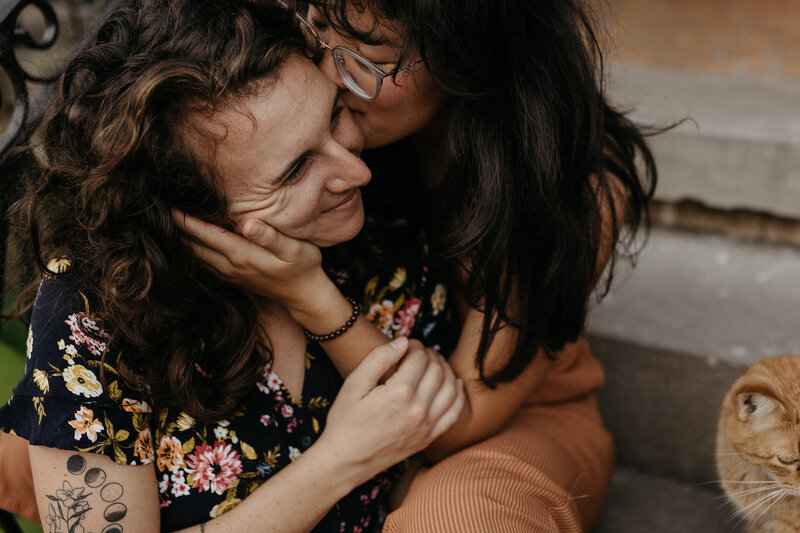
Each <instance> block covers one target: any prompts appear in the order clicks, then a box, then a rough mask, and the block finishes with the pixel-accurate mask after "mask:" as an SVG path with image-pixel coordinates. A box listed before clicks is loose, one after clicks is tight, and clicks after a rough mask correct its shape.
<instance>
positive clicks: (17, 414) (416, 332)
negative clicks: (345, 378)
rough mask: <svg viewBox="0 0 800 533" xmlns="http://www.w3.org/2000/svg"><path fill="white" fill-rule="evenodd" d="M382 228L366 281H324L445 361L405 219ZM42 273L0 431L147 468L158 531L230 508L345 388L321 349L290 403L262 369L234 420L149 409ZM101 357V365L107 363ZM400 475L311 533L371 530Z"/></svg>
mask: <svg viewBox="0 0 800 533" xmlns="http://www.w3.org/2000/svg"><path fill="white" fill-rule="evenodd" d="M386 224H387V223H386V222H381V223H378V222H375V220H374V219H370V221H369V224H368V225H367V228H366V229H365V232H364V234H363V236H362V241H361V245H362V246H366V249H367V252H366V253H365V254H364V257H362V259H364V264H365V265H367V268H366V270H365V271H366V272H368V274H367V275H366V276H360V277H359V276H358V275H356V274H354V273H353V272H350V271H348V270H347V269H343V268H338V269H337V268H335V267H330V268H329V273H330V274H331V275H332V277H334V279H335V280H336V281H337V283H338V284H339V285H340V287H341V288H342V290H343V292H345V293H346V294H348V295H350V296H352V297H354V298H356V299H358V300H359V301H360V302H361V305H362V306H363V309H364V313H365V315H366V316H367V318H368V319H370V320H372V321H373V322H375V324H376V326H377V327H378V328H380V329H381V331H383V332H384V333H385V334H386V335H387V336H388V337H392V338H394V337H398V336H401V335H407V336H411V337H416V338H420V339H422V340H423V341H424V342H425V344H426V345H428V346H433V347H435V348H442V347H443V346H444V351H445V352H447V350H449V349H452V346H454V340H455V339H456V338H457V336H455V333H456V332H457V328H456V327H455V325H454V324H453V321H452V318H453V313H452V310H451V309H450V306H449V305H448V302H447V292H446V290H445V288H444V285H443V284H441V283H436V282H434V280H432V279H430V276H429V269H428V266H427V263H426V257H427V251H426V249H425V246H424V245H423V244H421V240H420V235H419V234H417V233H415V232H413V231H411V229H410V228H409V227H408V225H407V224H404V223H403V221H402V220H401V221H391V222H390V223H389V225H388V226H387V225H386ZM387 231H388V233H386V232H387ZM364 239H366V241H365V240H364ZM365 243H366V244H365ZM401 243H403V246H402V248H403V249H404V252H403V253H402V254H400V253H399V248H398V247H399V245H400V244H401ZM406 246H408V247H410V248H407V247H406ZM363 249H364V248H362V251H363ZM409 250H411V251H410V252H409ZM400 258H402V262H398V261H399V259H400ZM49 266H50V268H51V269H52V270H54V271H57V272H65V274H64V275H62V276H59V277H58V278H56V279H53V278H47V277H45V278H44V279H43V280H42V283H41V285H40V289H39V294H38V296H37V300H36V304H35V306H34V310H33V314H32V317H31V325H30V330H29V334H28V341H27V362H26V369H25V375H24V377H23V379H22V380H21V381H20V383H19V384H18V385H17V387H16V388H15V389H14V395H13V396H12V398H11V399H10V400H9V402H8V403H7V405H5V406H3V407H2V408H0V431H5V432H9V433H14V434H16V435H19V436H21V437H23V438H25V439H27V440H28V441H29V442H30V443H31V444H34V445H41V446H47V447H53V448H58V449H62V450H75V451H80V452H87V453H97V454H103V455H106V456H108V457H110V458H111V459H112V460H113V461H115V462H116V463H118V464H128V465H142V464H151V465H152V467H153V468H154V469H156V477H157V479H158V481H159V487H158V490H159V497H160V501H161V508H162V517H161V518H162V520H161V525H162V530H164V531H172V530H176V529H181V528H184V527H188V526H191V525H194V524H198V523H201V522H205V521H207V520H210V519H213V518H215V517H217V516H220V515H221V514H223V513H225V512H227V511H229V510H230V509H232V508H234V507H235V506H236V505H237V504H238V503H240V502H241V501H242V500H243V499H244V498H246V497H247V496H248V495H249V494H251V493H252V492H253V491H254V490H256V489H257V488H258V487H259V486H260V485H261V484H262V483H263V482H264V481H266V480H267V479H269V477H270V476H271V475H273V474H274V473H275V472H277V471H279V470H280V469H281V468H283V467H285V466H286V465H288V464H289V463H290V462H291V461H294V460H295V459H297V458H298V457H300V455H301V454H302V453H303V452H304V451H305V450H306V449H308V448H309V447H310V446H311V445H312V444H313V443H314V442H315V441H316V439H317V438H318V437H319V435H320V434H321V432H322V431H323V429H324V427H325V421H326V416H327V413H328V409H329V408H330V406H331V404H332V402H333V400H334V399H335V397H336V394H337V393H338V390H339V388H340V386H341V383H342V379H341V377H340V376H339V375H338V373H337V371H336V369H335V367H334V366H333V364H332V363H331V361H330V360H329V359H328V357H327V355H326V354H325V352H324V351H323V350H322V349H321V348H320V346H319V345H318V344H315V343H310V344H309V345H308V347H307V353H306V365H305V367H306V371H305V380H304V383H303V392H302V396H301V397H299V398H293V397H292V395H291V394H290V393H289V391H288V390H287V389H286V387H285V386H284V385H283V383H282V382H281V380H280V378H279V377H278V375H277V374H276V373H275V372H273V371H272V368H271V367H270V365H269V364H266V365H265V366H264V367H263V369H262V372H261V376H260V379H259V380H258V382H257V383H256V386H255V390H254V391H253V394H251V395H250V396H249V397H248V400H247V401H246V402H245V404H244V405H242V406H241V408H240V409H238V410H237V411H236V412H235V413H234V414H233V415H232V416H230V417H229V418H228V419H226V420H220V421H217V422H215V423H213V424H203V423H198V422H197V421H195V420H193V419H192V418H191V417H190V416H189V415H187V414H186V413H183V412H181V411H180V410H177V409H157V408H156V407H155V406H153V405H151V402H150V401H149V400H148V398H147V397H146V395H143V394H141V393H139V392H137V391H134V390H132V389H130V388H128V387H127V386H126V384H125V383H124V381H123V380H122V379H121V378H120V377H119V376H118V374H117V371H116V370H115V369H114V367H113V365H111V364H109V363H108V362H103V360H102V358H103V354H104V353H105V352H106V350H113V347H109V346H107V345H106V342H105V340H106V339H108V334H107V332H105V331H104V330H103V329H102V327H101V326H100V324H101V323H102V321H101V320H100V319H99V318H100V317H98V316H97V315H96V314H95V313H96V309H95V308H94V306H93V303H92V301H91V298H90V297H89V296H87V295H86V294H83V293H81V292H80V291H78V290H76V289H75V283H74V281H75V280H74V279H72V278H73V276H74V274H73V273H71V272H69V265H68V263H66V262H54V263H51V264H50V265H49ZM110 354H113V352H109V354H106V355H107V356H106V361H113V358H112V357H108V355H110ZM198 371H202V369H198ZM101 373H102V379H101ZM400 471H401V467H396V468H394V469H390V471H387V472H384V473H381V474H379V475H377V476H376V477H374V478H373V479H371V480H370V481H368V482H367V483H365V484H364V485H362V486H360V487H358V488H357V489H356V490H354V491H353V492H351V493H350V494H349V495H348V496H347V497H345V498H344V499H342V500H341V501H340V502H338V503H337V504H336V506H335V507H334V508H333V509H331V511H330V512H329V513H328V514H327V515H326V516H325V517H324V518H323V520H322V521H321V522H320V523H319V524H318V525H317V526H316V528H315V529H314V531H320V532H322V531H324V532H337V533H344V532H353V533H363V532H368V531H376V530H379V528H380V526H381V524H382V523H383V519H384V517H385V508H384V504H385V496H386V494H387V492H388V489H389V488H390V486H391V484H392V481H393V480H394V479H395V478H396V476H397V475H398V473H399V472H400ZM54 520H55V518H54ZM54 523H55V522H54Z"/></svg>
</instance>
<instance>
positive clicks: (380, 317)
mask: <svg viewBox="0 0 800 533" xmlns="http://www.w3.org/2000/svg"><path fill="white" fill-rule="evenodd" d="M367 320H369V321H370V322H374V323H375V325H376V326H378V329H379V330H381V331H382V332H383V333H384V335H387V336H389V337H391V336H392V324H393V322H394V303H393V302H392V301H391V300H384V301H382V302H381V303H379V304H372V307H370V308H369V311H368V312H367Z"/></svg>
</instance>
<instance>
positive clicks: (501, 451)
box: [383, 339, 614, 533]
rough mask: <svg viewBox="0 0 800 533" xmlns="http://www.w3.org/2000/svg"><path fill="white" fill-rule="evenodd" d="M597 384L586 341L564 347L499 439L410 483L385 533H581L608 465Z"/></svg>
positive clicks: (601, 495)
mask: <svg viewBox="0 0 800 533" xmlns="http://www.w3.org/2000/svg"><path fill="white" fill-rule="evenodd" d="M602 381H603V372H602V369H601V368H600V365H599V364H598V363H597V361H596V360H595V359H594V357H593V356H592V355H591V353H590V351H589V348H588V345H587V343H586V341H585V340H584V339H581V340H579V341H578V342H577V343H575V344H573V345H569V346H568V347H567V348H566V349H565V351H564V352H563V353H562V354H561V355H560V357H559V358H558V360H557V361H556V363H554V366H553V368H552V369H551V371H550V373H549V374H548V376H547V377H546V378H545V379H544V381H543V383H542V384H541V385H540V387H539V388H537V390H536V391H535V392H534V394H533V395H532V397H531V398H530V400H529V401H528V402H526V404H525V405H524V406H523V408H522V409H521V410H520V411H519V412H518V413H517V414H516V415H515V416H514V418H513V419H512V420H511V421H510V422H509V424H508V425H507V426H506V427H505V428H504V429H503V431H501V432H500V433H499V434H498V435H496V436H494V437H491V438H489V439H486V440H484V441H482V442H479V443H477V444H474V445H472V446H470V447H468V448H466V449H464V450H461V451H460V452H458V453H455V454H453V455H451V456H450V457H448V458H447V459H445V460H443V461H441V462H439V463H437V464H436V465H434V466H432V467H431V468H430V469H429V470H426V471H424V472H421V473H420V474H418V475H417V476H416V477H415V478H414V480H413V482H412V484H411V487H410V489H409V491H408V494H407V495H406V498H405V500H404V501H403V503H402V505H401V506H400V507H399V508H398V509H397V510H396V511H394V512H392V513H391V514H389V516H388V517H387V520H386V524H385V526H384V529H383V532H384V533H539V532H541V533H551V532H552V533H556V532H559V533H561V532H570V533H579V532H582V531H588V530H589V529H590V528H591V526H592V524H593V523H594V522H595V520H596V519H597V516H598V515H599V513H600V510H601V508H602V505H603V503H604V501H605V498H606V494H607V492H608V487H609V485H610V482H611V476H612V473H613V466H614V451H613V444H612V441H611V436H610V435H609V433H608V431H606V429H605V428H604V427H603V424H602V420H601V418H600V414H599V412H598V410H597V404H596V401H595V398H594V395H593V392H594V391H595V390H597V389H598V388H599V387H600V385H601V384H602Z"/></svg>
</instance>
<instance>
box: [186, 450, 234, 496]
mask: <svg viewBox="0 0 800 533" xmlns="http://www.w3.org/2000/svg"><path fill="white" fill-rule="evenodd" d="M240 457H241V456H240V455H239V454H238V453H236V452H235V451H234V450H233V449H232V448H231V445H230V444H224V443H222V442H219V441H217V442H215V443H214V447H213V448H212V447H211V446H209V445H208V444H206V443H203V444H201V445H200V446H198V447H197V448H195V451H194V453H191V454H189V455H188V456H187V457H186V465H187V466H188V469H187V471H188V472H191V473H193V474H194V481H193V483H192V488H194V489H197V490H198V491H200V492H204V491H207V490H210V491H211V492H213V493H214V494H217V495H220V496H221V495H222V493H223V492H225V491H226V490H228V489H229V488H230V487H231V486H232V485H233V483H234V481H236V475H237V474H241V473H242V462H241V461H240V460H239V459H240Z"/></svg>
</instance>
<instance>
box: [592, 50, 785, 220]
mask: <svg viewBox="0 0 800 533" xmlns="http://www.w3.org/2000/svg"><path fill="white" fill-rule="evenodd" d="M608 74H609V78H608V83H607V91H608V93H609V94H610V97H611V100H612V101H613V102H614V103H615V104H616V105H617V106H619V107H621V108H623V109H630V110H632V111H633V113H632V118H633V119H634V120H635V121H637V122H639V123H641V124H645V125H653V126H665V125H668V124H671V123H674V122H676V121H680V120H683V119H689V120H687V121H686V122H684V123H682V124H680V125H679V126H677V127H676V128H674V129H673V130H670V131H668V132H666V133H663V134H661V135H658V136H656V137H653V138H652V139H651V145H652V148H653V151H654V154H655V156H656V162H657V164H658V167H659V175H660V182H659V185H658V189H657V191H656V196H657V198H659V199H661V200H665V201H677V200H686V199H688V200H696V201H699V202H702V203H704V204H706V205H709V206H712V207H716V208H723V209H751V210H756V211H764V212H767V213H772V214H775V215H779V216H786V217H791V218H797V217H800V120H798V114H797V112H796V111H795V110H796V109H797V106H798V105H800V81H797V80H786V79H777V78H756V77H747V76H741V75H735V74H731V75H724V74H707V73H699V72H686V71H679V70H668V69H655V68H650V67H638V66H624V67H623V66H617V67H615V68H610V69H609V72H608Z"/></svg>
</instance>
